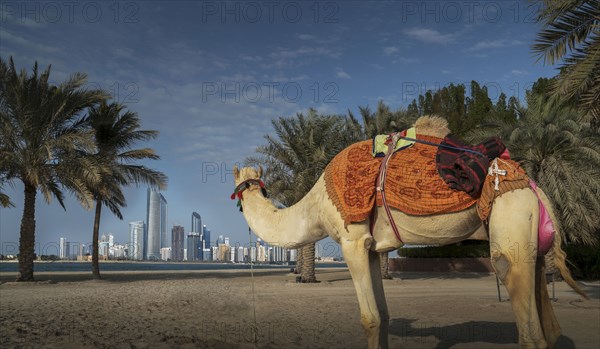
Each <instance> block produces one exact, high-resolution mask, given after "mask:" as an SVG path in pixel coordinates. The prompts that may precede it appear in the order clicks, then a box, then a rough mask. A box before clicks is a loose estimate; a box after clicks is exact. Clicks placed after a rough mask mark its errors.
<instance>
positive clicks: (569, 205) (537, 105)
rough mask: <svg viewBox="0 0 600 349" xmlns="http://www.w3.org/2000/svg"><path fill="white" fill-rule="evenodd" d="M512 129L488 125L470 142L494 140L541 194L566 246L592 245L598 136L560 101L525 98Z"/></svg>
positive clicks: (599, 204)
mask: <svg viewBox="0 0 600 349" xmlns="http://www.w3.org/2000/svg"><path fill="white" fill-rule="evenodd" d="M528 102H529V105H528V108H527V109H525V110H523V111H521V113H520V119H519V120H518V121H517V122H516V123H510V124H507V123H506V122H502V121H501V120H497V121H496V123H495V124H494V123H493V122H491V121H490V122H488V123H487V124H486V125H484V127H481V128H479V129H478V130H476V131H474V132H473V133H472V134H471V136H472V138H471V139H474V138H476V139H481V138H484V137H485V136H489V135H490V134H496V135H497V134H499V135H501V137H502V139H503V140H504V142H505V143H506V145H507V147H508V149H510V152H511V157H512V158H513V159H514V160H517V161H519V162H520V163H521V165H522V166H523V168H524V169H525V170H526V171H527V174H528V175H529V176H530V177H531V178H532V179H533V180H534V181H536V182H537V183H538V184H539V186H540V187H542V188H543V189H544V191H545V192H546V194H547V195H548V196H549V198H550V200H551V201H552V203H553V204H554V206H555V208H556V212H557V213H558V215H559V217H558V218H559V220H560V223H561V226H562V228H563V231H564V232H565V236H564V239H565V240H566V242H571V243H582V244H586V245H592V246H594V245H597V244H598V242H600V236H598V228H597V227H598V224H600V199H599V198H600V136H599V135H598V133H597V132H594V131H593V130H592V128H591V126H590V124H589V123H585V122H581V121H580V120H581V115H582V112H581V111H579V110H578V109H576V108H575V107H573V106H571V105H568V104H566V103H564V102H563V101H561V100H560V99H559V98H554V97H553V98H549V97H547V96H545V95H543V94H529V95H528Z"/></svg>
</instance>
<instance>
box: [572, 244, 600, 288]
mask: <svg viewBox="0 0 600 349" xmlns="http://www.w3.org/2000/svg"><path fill="white" fill-rule="evenodd" d="M563 249H564V250H565V252H566V253H567V261H568V262H569V264H571V265H572V266H573V267H574V268H573V274H574V276H575V277H577V278H578V279H585V280H598V279H600V250H599V249H598V247H594V246H586V245H567V246H563Z"/></svg>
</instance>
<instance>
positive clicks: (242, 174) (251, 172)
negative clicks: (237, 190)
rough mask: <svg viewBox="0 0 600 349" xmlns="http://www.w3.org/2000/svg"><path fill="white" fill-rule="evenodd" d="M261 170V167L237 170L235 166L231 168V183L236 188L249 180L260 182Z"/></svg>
mask: <svg viewBox="0 0 600 349" xmlns="http://www.w3.org/2000/svg"><path fill="white" fill-rule="evenodd" d="M262 173H263V169H262V167H261V166H258V168H255V167H242V169H239V168H238V167H237V165H236V166H234V167H233V181H234V184H235V185H236V186H238V185H240V183H242V182H244V181H247V180H249V179H255V180H258V181H260V178H261V177H262Z"/></svg>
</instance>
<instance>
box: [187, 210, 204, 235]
mask: <svg viewBox="0 0 600 349" xmlns="http://www.w3.org/2000/svg"><path fill="white" fill-rule="evenodd" d="M190 232H192V233H200V234H202V233H203V232H202V217H200V215H199V214H198V212H192V229H191V230H190Z"/></svg>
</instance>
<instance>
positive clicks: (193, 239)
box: [186, 232, 203, 262]
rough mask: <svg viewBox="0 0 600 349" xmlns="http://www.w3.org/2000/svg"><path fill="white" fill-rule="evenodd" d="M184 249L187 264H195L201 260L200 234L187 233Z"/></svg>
mask: <svg viewBox="0 0 600 349" xmlns="http://www.w3.org/2000/svg"><path fill="white" fill-rule="evenodd" d="M186 247H187V248H186V250H187V251H186V252H187V260H188V262H197V261H201V260H202V258H203V251H202V236H201V235H200V233H193V232H192V233H189V234H188V236H187V246H186Z"/></svg>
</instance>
